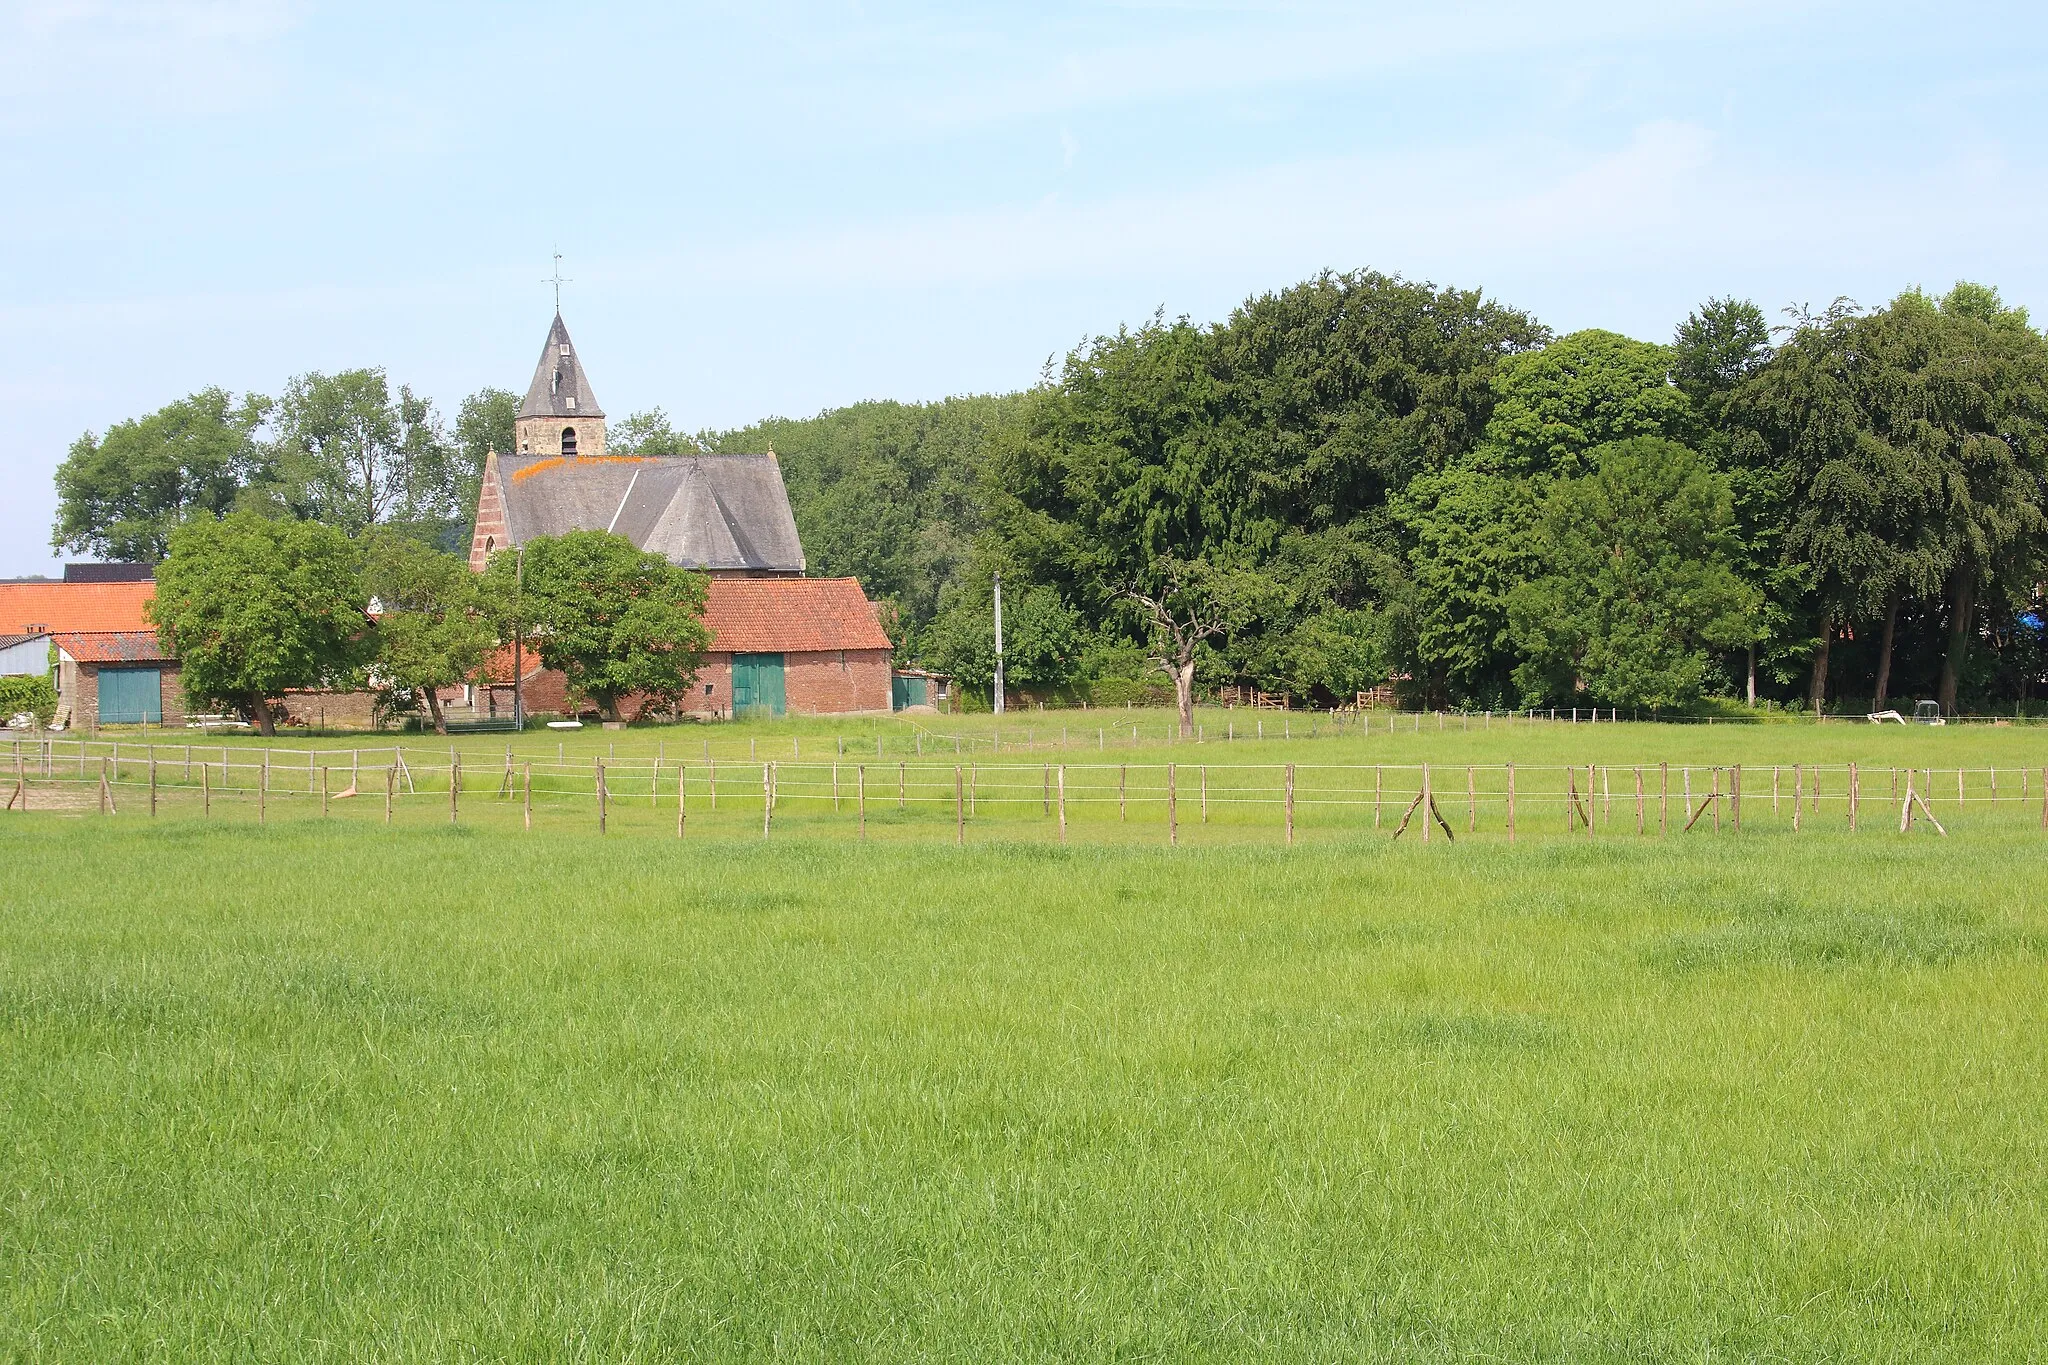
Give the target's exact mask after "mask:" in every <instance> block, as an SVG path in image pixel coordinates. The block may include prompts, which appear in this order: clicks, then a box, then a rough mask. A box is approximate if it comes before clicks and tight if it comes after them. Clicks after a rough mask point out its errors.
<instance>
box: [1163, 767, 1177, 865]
mask: <svg viewBox="0 0 2048 1365" xmlns="http://www.w3.org/2000/svg"><path fill="white" fill-rule="evenodd" d="M1179 844H1180V802H1179V795H1178V793H1177V791H1176V790H1175V765H1174V764H1171V763H1169V764H1167V765H1166V845H1167V847H1168V848H1175V847H1178V846H1179Z"/></svg>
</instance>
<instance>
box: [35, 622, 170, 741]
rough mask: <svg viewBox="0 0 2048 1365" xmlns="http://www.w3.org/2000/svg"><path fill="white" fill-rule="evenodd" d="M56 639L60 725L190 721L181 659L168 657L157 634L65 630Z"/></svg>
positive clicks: (88, 727) (78, 726)
mask: <svg viewBox="0 0 2048 1365" xmlns="http://www.w3.org/2000/svg"><path fill="white" fill-rule="evenodd" d="M55 639H56V643H57V723H58V724H59V725H62V726H65V727H68V728H70V729H74V730H76V729H86V730H91V729H96V728H97V727H99V726H101V725H183V724H184V723H185V696H184V691H183V689H182V687H181V686H180V681H179V674H178V661H177V660H176V659H171V658H166V657H165V654H164V650H163V647H162V646H161V645H159V644H158V643H157V638H156V632H155V631H154V630H121V631H77V632H65V633H60V634H58V635H57V636H56V637H55Z"/></svg>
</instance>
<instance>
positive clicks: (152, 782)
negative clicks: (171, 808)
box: [149, 744, 156, 820]
mask: <svg viewBox="0 0 2048 1365" xmlns="http://www.w3.org/2000/svg"><path fill="white" fill-rule="evenodd" d="M149 818H150V819H152V820H154V819H156V746H155V745H154V744H152V745H150V746H149Z"/></svg>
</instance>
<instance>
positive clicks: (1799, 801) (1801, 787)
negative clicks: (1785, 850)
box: [1792, 763, 1913, 834]
mask: <svg viewBox="0 0 2048 1365" xmlns="http://www.w3.org/2000/svg"><path fill="white" fill-rule="evenodd" d="M1912 787H1913V775H1912V774H1911V773H1908V774H1907V775H1906V788H1907V790H1909V791H1910V790H1912ZM1805 804H1806V768H1805V766H1804V765H1803V764H1799V763H1794V764H1793V765H1792V832H1793V833H1794V834H1797V833H1798V832H1799V808H1800V807H1801V806H1803V805H1805Z"/></svg>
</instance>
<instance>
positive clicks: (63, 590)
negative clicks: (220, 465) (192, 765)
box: [0, 564, 185, 730]
mask: <svg viewBox="0 0 2048 1365" xmlns="http://www.w3.org/2000/svg"><path fill="white" fill-rule="evenodd" d="M155 595H156V580H155V576H154V574H153V573H152V572H151V570H150V567H149V566H148V565H147V564H67V565H65V566H64V577H63V579H62V580H49V579H30V580H22V581H15V582H0V634H6V635H10V636H12V635H29V636H41V637H46V638H47V639H48V641H49V642H50V643H51V644H54V645H55V646H56V649H57V673H56V681H57V724H58V725H59V726H63V727H67V728H70V729H87V730H90V729H94V728H96V727H98V726H100V725H144V724H146V725H166V724H167V725H182V724H183V723H184V720H185V715H184V712H185V700H184V692H183V689H182V687H181V686H180V680H179V674H178V661H177V660H176V659H173V658H170V657H168V656H167V655H166V654H165V651H164V650H163V648H162V647H161V646H160V645H159V644H158V643H157V636H156V627H154V626H152V625H151V624H150V623H149V621H148V620H147V618H145V617H144V615H143V611H142V609H143V607H144V606H145V605H146V604H147V603H148V602H149V600H150V598H152V597H154V596H155Z"/></svg>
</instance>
